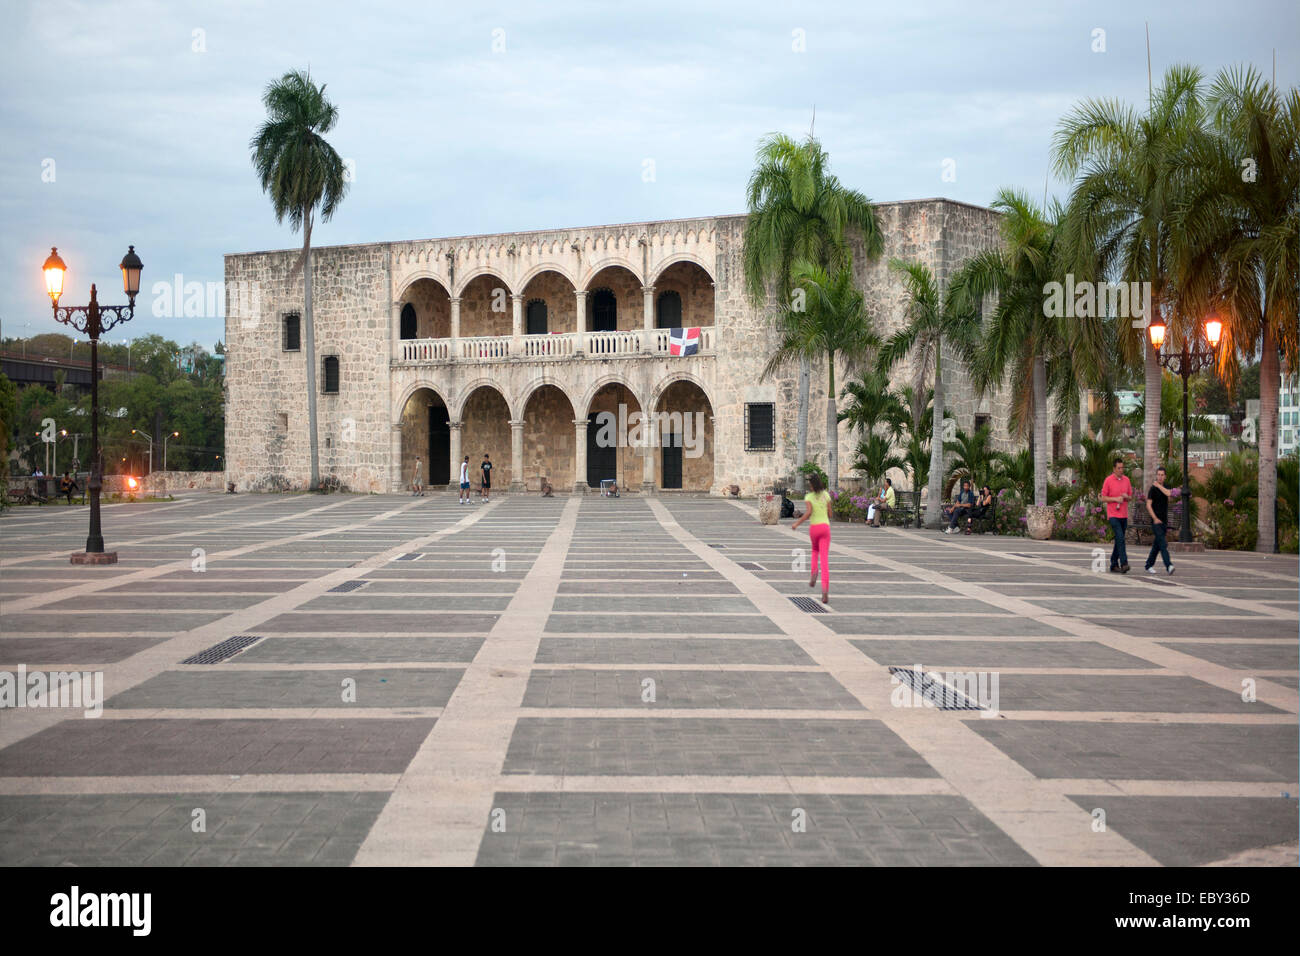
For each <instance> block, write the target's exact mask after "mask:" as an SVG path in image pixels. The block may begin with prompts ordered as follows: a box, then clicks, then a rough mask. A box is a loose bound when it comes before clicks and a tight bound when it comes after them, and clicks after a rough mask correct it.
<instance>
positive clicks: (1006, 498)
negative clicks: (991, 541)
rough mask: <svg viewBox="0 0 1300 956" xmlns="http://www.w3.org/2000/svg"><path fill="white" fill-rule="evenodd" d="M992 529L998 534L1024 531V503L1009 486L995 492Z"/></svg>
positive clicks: (1021, 533)
mask: <svg viewBox="0 0 1300 956" xmlns="http://www.w3.org/2000/svg"><path fill="white" fill-rule="evenodd" d="M993 530H994V531H996V532H997V533H998V534H1014V535H1023V534H1024V533H1025V503H1024V502H1023V501H1021V500H1020V496H1019V495H1018V494H1016V493H1015V491H1013V490H1012V489H1011V488H1003V489H1002V490H1001V491H999V492H998V494H997V500H996V508H995V509H994V515H993Z"/></svg>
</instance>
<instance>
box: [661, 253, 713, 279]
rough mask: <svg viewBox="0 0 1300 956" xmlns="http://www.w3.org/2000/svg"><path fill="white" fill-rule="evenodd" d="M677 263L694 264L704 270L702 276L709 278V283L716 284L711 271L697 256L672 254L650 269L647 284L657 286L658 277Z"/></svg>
mask: <svg viewBox="0 0 1300 956" xmlns="http://www.w3.org/2000/svg"><path fill="white" fill-rule="evenodd" d="M679 262H693V263H695V264H696V265H697V266H699V267H700V268H701V269H703V270H704V274H705V275H707V276H708V277H709V281H710V282H717V279H715V278H714V276H713V270H712V269H710V268H709V267H708V266H707V265H705V263H704V260H703V259H701V258H700V257H699V256H697V255H695V253H693V252H673V253H670V254H669V257H668V258H667V259H665V260H664V261H663V262H661V263H659V265H657V266H655V267H653V268H652V270H651V275H650V282H649V283H648V284H649V285H655V284H657V283H658V282H659V277H660V276H661V275H663V274H664V273H665V272H667V271H668V269H669V268H670V267H672V266H675V265H677V263H679Z"/></svg>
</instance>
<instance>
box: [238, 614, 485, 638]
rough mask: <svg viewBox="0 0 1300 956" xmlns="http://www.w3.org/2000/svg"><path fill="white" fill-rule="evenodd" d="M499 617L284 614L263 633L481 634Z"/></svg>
mask: <svg viewBox="0 0 1300 956" xmlns="http://www.w3.org/2000/svg"><path fill="white" fill-rule="evenodd" d="M497 617H498V615H496V614H467V613H454V612H453V613H448V612H442V611H431V612H429V613H427V614H391V613H388V614H385V613H382V612H375V613H366V614H336V613H334V614H331V613H326V612H323V611H311V612H303V611H295V612H293V613H291V614H280V615H278V616H276V617H273V618H271V620H269V621H267V622H266V623H265V624H262V625H259V627H258V631H259V633H262V634H303V633H307V634H363V633H365V634H373V633H376V632H381V631H397V632H413V633H426V634H429V633H432V634H458V633H470V634H481V633H483V632H484V631H490V630H492V625H493V624H495V623H496V619H497Z"/></svg>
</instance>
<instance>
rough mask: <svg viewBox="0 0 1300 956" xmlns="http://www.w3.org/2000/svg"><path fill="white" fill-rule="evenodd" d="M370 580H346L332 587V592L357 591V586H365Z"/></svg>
mask: <svg viewBox="0 0 1300 956" xmlns="http://www.w3.org/2000/svg"><path fill="white" fill-rule="evenodd" d="M369 583H370V582H369V581H344V582H343V583H342V584H336V585H334V587H332V588H330V591H331V592H332V593H336V594H346V593H347V592H348V591H355V590H356V589H357V588H363V587H365V586H366V585H367V584H369Z"/></svg>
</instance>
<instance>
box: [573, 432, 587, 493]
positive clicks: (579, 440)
mask: <svg viewBox="0 0 1300 956" xmlns="http://www.w3.org/2000/svg"><path fill="white" fill-rule="evenodd" d="M573 439H574V445H573V493H574V494H575V495H585V494H586V493H587V420H586V419H585V418H582V419H579V418H575V419H574V420H573Z"/></svg>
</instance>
